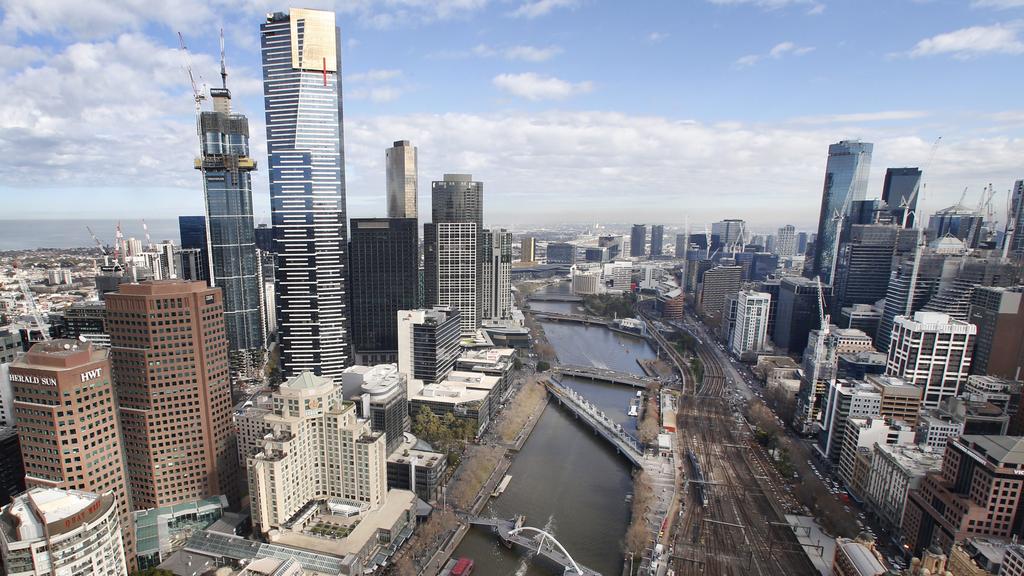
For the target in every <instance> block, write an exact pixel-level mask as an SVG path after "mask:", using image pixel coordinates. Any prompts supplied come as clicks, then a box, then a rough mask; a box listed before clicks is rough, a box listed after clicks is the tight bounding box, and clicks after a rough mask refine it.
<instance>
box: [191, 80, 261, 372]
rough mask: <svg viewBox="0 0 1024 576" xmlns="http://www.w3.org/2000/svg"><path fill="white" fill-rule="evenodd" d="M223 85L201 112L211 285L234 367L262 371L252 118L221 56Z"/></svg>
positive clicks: (201, 162)
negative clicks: (236, 104)
mask: <svg viewBox="0 0 1024 576" xmlns="http://www.w3.org/2000/svg"><path fill="white" fill-rule="evenodd" d="M221 76H222V78H223V82H224V83H223V85H222V87H221V88H212V89H211V90H210V96H211V97H212V99H213V111H212V112H203V113H201V114H200V115H199V140H200V143H201V146H202V156H201V157H200V158H198V159H197V160H196V164H195V167H196V169H198V170H201V171H202V174H203V186H204V188H205V191H206V195H205V196H206V222H207V226H208V228H209V250H208V254H209V257H210V270H211V271H212V275H211V276H209V279H210V285H211V286H217V287H219V288H220V289H221V292H222V293H223V294H224V325H225V328H226V330H227V337H228V346H229V349H230V355H229V358H230V361H231V371H232V373H233V374H236V375H240V376H243V377H247V378H252V377H261V376H262V375H261V374H259V372H260V371H261V370H262V364H263V361H262V358H263V343H264V341H265V338H264V337H263V318H262V310H261V309H260V305H261V301H260V281H259V277H258V273H257V267H258V265H259V263H258V262H257V260H256V232H255V227H254V223H253V217H252V176H251V172H252V171H253V170H255V169H256V162H255V161H254V160H253V159H252V158H251V157H250V156H249V119H248V118H246V117H245V116H244V115H242V114H234V113H232V111H231V91H230V90H228V88H227V72H226V71H225V68H224V62H223V61H221Z"/></svg>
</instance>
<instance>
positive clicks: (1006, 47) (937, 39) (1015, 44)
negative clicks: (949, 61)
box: [908, 22, 1024, 59]
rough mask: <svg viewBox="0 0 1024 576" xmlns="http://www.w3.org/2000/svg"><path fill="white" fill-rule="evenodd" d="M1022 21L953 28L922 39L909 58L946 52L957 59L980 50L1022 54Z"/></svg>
mask: <svg viewBox="0 0 1024 576" xmlns="http://www.w3.org/2000/svg"><path fill="white" fill-rule="evenodd" d="M1022 27H1024V23H1022V22H1013V23H1010V24H994V25H992V26H970V27H968V28H961V29H959V30H954V31H952V32H945V33H943V34H937V35H935V36H932V37H931V38H925V39H924V40H921V41H920V42H918V43H917V44H916V45H914V47H913V49H911V50H910V52H909V53H908V55H909V56H910V57H911V58H919V57H922V56H936V55H940V54H949V55H952V56H953V57H954V58H957V59H969V58H972V57H975V56H980V55H982V54H1021V53H1024V42H1022V41H1021V39H1020V37H1019V33H1020V30H1021V28H1022Z"/></svg>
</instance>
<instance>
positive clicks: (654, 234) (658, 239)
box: [651, 224, 665, 256]
mask: <svg viewBox="0 0 1024 576" xmlns="http://www.w3.org/2000/svg"><path fill="white" fill-rule="evenodd" d="M664 252H665V226H664V224H651V256H661V255H662V254H663V253H664Z"/></svg>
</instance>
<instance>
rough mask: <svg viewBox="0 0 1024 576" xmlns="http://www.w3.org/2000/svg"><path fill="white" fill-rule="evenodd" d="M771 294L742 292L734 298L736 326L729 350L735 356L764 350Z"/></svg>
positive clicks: (750, 291) (751, 291)
mask: <svg viewBox="0 0 1024 576" xmlns="http://www.w3.org/2000/svg"><path fill="white" fill-rule="evenodd" d="M771 300H772V297H771V294H767V293H765V292H755V291H753V290H743V291H741V292H740V293H739V294H738V295H737V297H736V326H735V327H734V328H733V330H732V341H731V342H730V348H731V349H732V353H733V354H735V355H736V356H741V355H743V354H746V353H748V352H760V351H761V350H762V349H764V344H765V337H766V335H767V333H768V314H769V311H770V308H771Z"/></svg>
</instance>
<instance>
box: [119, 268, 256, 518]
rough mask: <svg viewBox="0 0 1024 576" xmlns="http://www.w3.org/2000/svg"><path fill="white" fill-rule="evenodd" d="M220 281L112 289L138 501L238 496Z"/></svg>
mask: <svg viewBox="0 0 1024 576" xmlns="http://www.w3.org/2000/svg"><path fill="white" fill-rule="evenodd" d="M223 311H224V304H223V298H222V296H221V290H220V288H209V287H207V286H206V284H204V283H202V282H187V281H183V280H160V281H150V282H142V283H139V284H122V285H121V286H120V289H119V290H118V292H117V293H115V294H109V295H108V296H107V329H108V330H109V332H110V344H111V347H110V357H111V361H112V364H113V369H114V380H115V381H116V383H117V392H118V393H117V402H118V413H119V415H120V417H121V423H122V433H123V435H124V444H125V447H126V450H125V452H126V455H127V464H128V477H129V480H130V484H131V493H132V500H133V502H134V504H135V507H136V508H159V507H161V506H170V505H173V504H179V503H182V502H189V501H192V500H197V499H200V498H206V497H208V496H215V495H218V494H224V495H226V496H227V497H228V500H229V501H231V503H232V505H238V502H239V488H240V486H239V481H240V479H239V476H238V474H239V471H238V454H237V451H236V446H235V433H234V431H233V429H232V426H231V407H232V403H231V382H230V379H229V376H228V357H227V352H228V346H227V339H226V336H225V333H224V315H223V314H224V312H223Z"/></svg>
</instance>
